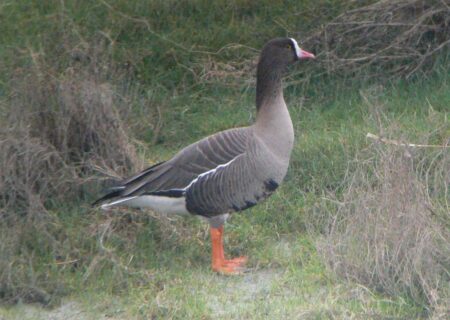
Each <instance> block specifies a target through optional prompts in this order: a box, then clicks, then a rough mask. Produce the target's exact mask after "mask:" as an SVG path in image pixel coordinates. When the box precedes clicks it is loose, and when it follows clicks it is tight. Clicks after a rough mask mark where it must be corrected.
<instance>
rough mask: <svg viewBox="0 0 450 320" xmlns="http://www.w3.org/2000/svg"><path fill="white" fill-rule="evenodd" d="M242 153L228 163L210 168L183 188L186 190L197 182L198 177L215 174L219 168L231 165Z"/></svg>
mask: <svg viewBox="0 0 450 320" xmlns="http://www.w3.org/2000/svg"><path fill="white" fill-rule="evenodd" d="M241 155H242V153H241V154H239V155H237V156H236V157H234V158H233V159H231V160H230V161H228V162H227V163H224V164H219V165H218V166H217V167H215V168H214V169H211V170H208V171H206V172H203V173H201V174H199V175H198V176H197V177H196V178H195V179H194V180H192V181H191V183H189V184H188V185H187V186H186V187H184V188H183V189H182V190H183V191H186V190H187V189H189V188H190V187H191V186H192V185H193V184H194V183H196V182H197V181H198V179H200V178H202V177H204V176H207V175H209V174H213V173H214V172H216V171H217V170H219V169H221V168H225V167H227V166H229V165H230V164H231V163H232V162H233V161H234V160H236V159H237V158H238V157H239V156H241Z"/></svg>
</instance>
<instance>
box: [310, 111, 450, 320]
mask: <svg viewBox="0 0 450 320" xmlns="http://www.w3.org/2000/svg"><path fill="white" fill-rule="evenodd" d="M376 119H377V121H378V122H379V123H384V122H385V121H383V120H381V119H380V116H379V115H378V116H376ZM436 130H444V132H445V128H439V129H436ZM380 134H381V135H383V136H386V137H389V136H391V137H392V136H395V135H396V136H397V137H398V131H397V130H396V129H395V124H394V123H391V124H390V125H389V126H388V127H383V128H380ZM386 141H388V142H389V141H392V140H390V139H389V140H388V139H386V140H384V141H383V140H375V142H373V143H371V144H370V145H369V146H368V147H367V149H365V150H363V151H362V152H360V153H359V155H358V156H357V159H356V160H355V162H354V163H353V164H352V167H353V169H351V170H350V171H349V173H348V175H347V178H346V181H345V188H344V191H343V194H342V196H341V197H333V198H330V199H329V200H331V201H327V204H329V202H331V203H333V205H332V206H328V207H327V209H326V210H330V209H331V208H332V209H331V210H332V211H331V212H329V213H328V217H329V223H328V230H327V231H326V232H325V238H324V239H323V240H321V242H320V244H319V250H320V252H321V253H322V255H323V257H324V259H325V261H326V262H327V264H328V266H329V268H330V269H331V270H332V271H333V272H335V273H336V274H338V275H340V276H343V277H345V278H347V279H349V280H351V281H356V282H358V283H360V284H363V285H364V286H367V287H369V288H371V289H372V290H375V291H378V292H382V293H384V294H388V295H391V296H404V297H409V298H411V299H413V300H414V301H415V302H416V303H417V304H418V305H422V306H425V308H427V309H428V310H431V311H432V312H433V315H434V316H436V317H437V318H440V317H444V316H445V314H446V312H448V308H449V307H450V306H449V304H448V301H450V300H449V299H450V287H449V286H448V284H449V281H450V273H449V272H450V258H449V257H450V246H449V243H450V225H449V219H450V216H449V213H450V203H449V202H448V199H450V193H449V189H448V186H449V183H450V172H449V170H448V168H449V167H450V150H449V149H448V147H449V146H450V140H448V137H447V139H446V140H445V141H444V143H443V146H442V147H439V146H437V147H436V148H433V149H430V148H420V147H410V146H408V144H404V142H403V141H402V143H401V144H398V143H395V144H392V143H386ZM368 142H369V143H370V142H372V141H368Z"/></svg>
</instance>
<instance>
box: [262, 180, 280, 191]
mask: <svg viewBox="0 0 450 320" xmlns="http://www.w3.org/2000/svg"><path fill="white" fill-rule="evenodd" d="M278 186H279V184H278V183H277V182H276V181H275V180H273V179H269V180H266V181H264V187H265V188H266V191H268V192H273V191H275V190H276V189H277V188H278Z"/></svg>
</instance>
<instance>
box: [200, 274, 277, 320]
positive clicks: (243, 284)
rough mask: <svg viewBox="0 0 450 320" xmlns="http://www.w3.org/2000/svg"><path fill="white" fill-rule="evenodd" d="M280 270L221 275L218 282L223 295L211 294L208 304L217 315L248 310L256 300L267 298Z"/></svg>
mask: <svg viewBox="0 0 450 320" xmlns="http://www.w3.org/2000/svg"><path fill="white" fill-rule="evenodd" d="M281 276H282V273H281V272H280V271H279V270H273V269H272V270H271V269H269V270H260V271H255V272H250V273H247V274H245V275H243V276H241V277H234V278H230V277H219V278H218V279H217V282H219V283H220V286H221V287H222V288H223V291H222V294H221V295H210V296H209V297H208V301H207V306H208V307H209V308H210V309H211V311H212V313H213V314H214V315H216V316H219V317H220V316H225V315H229V314H230V313H238V312H239V310H246V309H248V307H249V306H250V305H252V304H253V303H254V301H255V300H258V299H265V298H267V296H268V295H269V293H270V290H271V288H272V286H273V285H274V284H275V283H276V282H277V280H279V279H280V278H281Z"/></svg>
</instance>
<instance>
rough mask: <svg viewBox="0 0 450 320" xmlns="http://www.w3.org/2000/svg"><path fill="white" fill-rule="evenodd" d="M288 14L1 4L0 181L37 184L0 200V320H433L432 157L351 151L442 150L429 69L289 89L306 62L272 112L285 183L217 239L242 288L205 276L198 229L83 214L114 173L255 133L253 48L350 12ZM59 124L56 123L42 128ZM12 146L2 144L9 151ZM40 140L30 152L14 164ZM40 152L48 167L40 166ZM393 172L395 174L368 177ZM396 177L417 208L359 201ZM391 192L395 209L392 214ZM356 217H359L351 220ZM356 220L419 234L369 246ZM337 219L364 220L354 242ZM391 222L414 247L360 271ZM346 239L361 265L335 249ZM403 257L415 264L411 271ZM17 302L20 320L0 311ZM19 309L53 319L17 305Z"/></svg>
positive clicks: (442, 108) (279, 6)
mask: <svg viewBox="0 0 450 320" xmlns="http://www.w3.org/2000/svg"><path fill="white" fill-rule="evenodd" d="M297 2H298V1H297ZM297 2H293V1H292V2H291V1H287V2H276V3H275V4H274V3H273V1H271V2H270V3H269V2H267V3H265V2H262V3H259V4H258V5H256V4H253V2H246V1H234V2H229V1H217V2H214V4H211V3H210V2H208V1H200V0H199V1H194V2H185V1H181V2H180V1H176V2H175V1H174V2H170V1H169V2H167V1H161V2H160V1H152V2H151V3H150V4H147V3H146V2H143V1H142V2H141V1H137V2H133V3H128V2H124V1H115V2H114V1H112V2H103V1H99V2H96V3H91V2H76V3H75V2H58V3H56V2H55V3H53V2H15V1H6V2H4V3H3V4H2V5H0V15H1V17H2V19H3V20H2V21H3V22H2V24H1V25H0V36H1V37H2V41H3V43H6V44H7V45H5V46H2V47H1V48H0V57H1V59H0V70H2V73H1V76H0V101H1V105H0V111H1V115H2V117H1V118H0V123H2V124H3V125H4V128H7V129H5V130H3V131H2V134H3V135H2V143H4V144H2V148H3V147H4V146H8V148H9V149H8V150H12V148H13V147H14V146H15V145H17V144H15V142H14V141H19V142H20V143H24V141H25V142H27V143H28V142H29V143H30V144H26V143H24V144H23V145H22V144H19V145H20V146H22V147H21V148H22V149H20V148H19V149H20V150H22V151H23V152H22V153H20V152H19V153H18V154H19V156H17V157H16V158H7V157H6V156H4V159H6V160H7V161H6V160H5V161H4V162H2V165H3V166H4V167H2V169H3V170H5V169H4V168H6V169H7V168H11V162H12V160H11V159H16V160H15V161H17V162H18V163H22V162H20V161H22V159H24V158H23V157H21V156H20V155H21V154H26V155H30V157H29V158H27V157H25V158H26V159H25V160H26V161H25V160H24V161H25V162H24V163H26V164H27V163H28V164H32V165H34V168H37V169H38V170H35V171H34V172H31V173H30V175H27V176H26V178H27V179H29V180H27V179H24V182H23V184H12V185H13V186H14V187H16V190H15V192H14V193H13V192H12V191H11V190H8V193H6V191H5V195H4V196H2V197H0V199H1V200H2V205H3V207H2V210H1V211H0V213H1V216H0V217H1V218H2V219H3V220H2V223H1V224H0V228H1V232H0V299H1V300H2V301H3V302H5V303H6V304H5V307H4V308H1V309H0V318H1V317H4V318H7V319H9V318H12V319H13V318H17V319H23V318H30V319H32V318H37V319H41V318H42V319H44V318H48V317H50V316H51V315H52V313H51V312H54V313H55V314H58V313H59V314H62V315H64V314H65V313H68V314H74V318H83V317H84V318H86V319H90V318H92V319H97V318H98V317H99V316H107V317H110V318H113V319H122V318H137V319H152V318H173V319H186V318H193V319H197V318H198V319H202V318H203V319H210V318H217V317H218V318H224V319H235V318H243V319H266V318H273V319H276V318H287V319H288V318H289V319H290V318H292V319H329V318H331V319H342V318H356V319H366V318H381V319H384V318H399V319H411V318H422V317H428V316H432V317H435V318H436V319H439V318H440V317H442V318H445V315H446V313H447V312H448V307H449V306H448V302H447V301H448V299H447V298H448V297H449V296H450V293H449V291H450V288H449V287H448V270H449V261H448V256H450V255H446V253H448V250H449V249H448V242H445V239H447V240H448V234H449V231H450V227H449V224H448V221H449V216H448V209H449V207H448V191H447V189H446V187H447V188H448V167H449V165H450V160H449V151H448V148H447V149H445V148H439V147H430V148H414V147H412V148H405V147H402V146H396V145H395V144H394V145H392V144H389V143H387V144H384V143H380V144H377V143H374V141H372V140H370V139H366V138H365V137H366V134H367V133H368V132H370V133H373V134H376V135H379V136H382V137H384V138H388V139H391V140H395V141H399V142H407V143H415V144H427V145H433V146H448V144H449V137H450V125H449V112H450V76H449V73H448V66H449V63H448V57H447V56H445V55H442V56H440V58H439V61H438V62H437V63H436V64H435V65H434V67H433V70H431V72H428V73H426V74H425V73H417V74H415V75H414V76H413V77H411V78H409V79H408V80H406V79H397V80H390V81H383V79H364V81H360V79H359V78H355V79H354V81H352V80H351V79H349V78H348V77H346V78H345V79H343V78H341V77H340V76H339V75H336V76H331V77H328V76H325V77H317V78H314V77H312V78H311V80H310V81H308V82H307V83H302V82H301V80H302V79H301V78H299V76H300V75H301V70H304V69H303V68H305V69H306V68H308V70H311V71H310V72H312V73H314V64H313V63H308V64H303V65H302V64H299V65H297V66H295V67H294V68H293V69H294V70H293V71H294V72H293V74H295V75H294V76H292V77H290V78H289V79H288V81H287V87H286V91H285V98H286V101H287V103H288V105H289V108H290V112H291V116H292V119H293V123H294V127H295V131H296V144H295V149H294V152H293V156H292V159H291V166H290V170H289V173H288V176H287V177H286V181H285V183H284V184H283V187H282V188H281V189H280V190H279V191H277V193H276V194H275V195H274V196H273V197H271V198H270V199H269V200H268V201H266V202H264V203H262V204H261V205H259V206H257V207H255V208H252V209H250V210H247V211H245V212H244V213H242V214H239V215H235V216H234V217H233V218H232V219H231V220H230V221H229V223H228V224H227V226H226V237H227V238H226V248H227V251H228V253H229V254H230V255H248V256H249V259H250V261H249V267H250V272H249V273H248V274H246V275H244V276H242V277H236V278H228V277H220V276H217V275H215V274H213V273H211V272H210V270H209V269H210V268H209V263H210V262H209V252H210V244H209V235H208V227H207V225H206V224H204V223H203V222H201V221H200V220H197V219H195V218H183V217H177V218H173V219H172V218H171V219H167V218H165V217H160V216H157V215H155V214H153V213H151V212H140V211H123V210H117V211H113V212H109V213H105V212H100V211H99V210H93V209H91V208H90V205H89V204H90V202H91V201H92V200H93V199H95V198H96V197H97V196H98V194H99V192H100V189H101V188H102V186H103V185H104V184H107V183H108V181H106V182H104V180H108V179H105V177H107V178H108V177H109V178H110V177H111V176H114V175H116V174H122V175H125V174H127V173H128V172H130V171H133V170H136V169H137V167H139V166H142V165H143V164H142V162H144V163H145V164H152V163H155V162H158V161H162V160H165V159H167V158H168V157H170V156H171V155H173V154H174V152H176V151H177V150H178V149H179V148H180V147H182V146H185V145H186V144H188V143H191V142H194V141H196V140H197V139H199V138H201V137H203V136H205V135H208V134H211V133H213V132H216V131H219V130H223V129H226V128H230V127H236V126H243V125H247V124H249V123H251V122H252V121H253V119H254V115H255V112H254V63H253V62H252V61H253V59H254V57H255V56H256V54H257V50H258V49H259V48H260V47H261V45H262V44H263V43H264V41H266V40H267V39H269V38H271V37H274V36H282V35H290V36H295V37H296V38H298V37H299V36H302V35H303V34H306V33H307V32H309V31H310V30H312V29H313V28H316V27H318V26H319V25H320V24H322V23H324V22H326V21H328V20H330V19H331V18H332V17H334V16H336V15H338V14H339V13H341V12H343V11H344V10H347V9H349V8H350V7H349V5H348V4H347V1H319V2H318V3H316V2H314V4H313V1H304V2H302V3H301V4H299V3H297ZM368 2H370V1H368ZM318 16H319V18H317V17H318ZM292 30H295V32H294V31H292ZM305 49H308V48H305ZM14 107H16V108H14ZM24 114H25V116H24ZM36 115H39V116H40V115H43V116H42V119H43V120H42V119H41V118H40V117H39V116H36ZM67 115H70V117H68V116H67ZM83 115H86V116H83ZM67 118H70V121H68V122H67V126H63V125H59V124H58V123H59V122H58V121H60V122H62V123H65V119H67ZM48 119H51V120H48ZM84 122H86V123H88V125H85V124H83V123H84ZM74 123H75V124H74ZM22 124H26V125H28V127H27V126H23V127H22ZM18 128H19V129H20V130H17V129H18ZM27 128H28V129H29V128H31V129H30V130H31V131H27V130H28V129H27ZM45 128H50V129H48V130H44V129H45ZM58 130H60V131H58ZM71 130H72V131H71ZM46 131H48V132H49V133H45V132H46ZM23 132H26V134H24V135H23V136H22V135H21V134H22V133H23ZM43 132H44V134H43ZM54 132H62V133H63V134H62V136H63V137H65V139H58V136H57V135H54ZM85 132H87V133H89V134H83V133H85ZM11 136H12V137H13V138H14V139H16V140H8V139H10V138H11ZM24 137H25V138H26V139H25V138H24ZM49 137H50V138H52V139H49ZM55 137H56V138H55ZM53 138H54V139H53ZM46 139H47V140H46ZM49 140H51V141H52V143H53V144H48V141H49ZM5 141H12V142H8V143H9V144H6V143H5ZM36 141H38V142H39V143H36V144H37V145H39V146H40V147H39V148H38V149H32V148H31V149H30V150H31V151H29V153H27V152H28V151H27V150H29V149H27V148H28V147H27V146H29V145H33V146H34V145H35V144H33V143H35V142H36ZM78 141H83V143H84V144H81V148H80V147H79V146H80V144H77V143H78ZM19 142H18V143H19ZM130 146H132V147H130ZM33 148H34V147H33ZM83 148H84V149H83ZM5 150H6V149H5ZM24 150H25V151H26V152H25V151H24ZM80 150H81V151H80ZM47 153H48V154H50V155H52V156H49V157H44V160H42V157H41V156H40V155H42V154H47ZM55 154H56V156H55V158H53V155H55ZM60 154H62V155H63V156H62V157H60V156H58V155H60ZM2 159H3V158H2ZM383 159H384V160H383ZM386 159H388V160H389V161H390V162H389V161H387V160H386ZM392 159H394V160H392ZM385 160H386V161H385ZM399 163H407V164H408V166H406V167H403V166H397V167H393V168H394V169H392V170H389V168H388V167H382V166H380V164H387V165H388V166H389V165H399ZM36 164H38V165H36ZM409 164H411V166H409ZM14 168H15V169H14V170H12V169H11V170H10V171H8V172H9V173H8V175H7V174H5V173H4V172H5V171H3V177H5V178H4V179H3V180H2V181H6V182H8V183H9V181H10V180H11V179H9V178H10V177H13V174H17V172H20V171H21V170H22V169H23V168H27V166H24V167H20V166H17V167H14ZM55 168H56V169H55ZM446 168H447V170H446ZM402 170H406V172H407V174H406V175H405V176H404V177H406V178H404V185H411V186H414V188H413V190H416V191H415V192H416V193H413V194H412V195H411V194H409V197H410V198H408V199H412V201H411V203H412V204H413V207H414V208H424V209H423V210H422V209H420V210H416V209H414V210H413V209H411V207H405V206H403V207H400V208H399V209H398V210H397V209H396V210H397V211H395V210H394V211H392V212H391V211H389V210H387V209H386V210H384V209H383V210H378V208H377V206H376V205H374V203H377V202H380V203H381V202H382V201H380V199H383V198H384V197H385V195H386V194H389V193H390V192H395V190H396V189H395V188H391V189H389V186H390V185H389V184H388V183H386V181H391V180H392V179H394V180H396V177H397V176H396V175H395V173H396V171H399V172H403V171H402ZM30 171H32V170H30ZM36 171H37V172H38V173H36ZM52 171H53V172H52ZM380 172H384V174H385V175H383V174H380ZM386 172H387V174H386ZM33 174H34V175H33ZM44 174H45V175H48V176H49V177H50V178H49V180H48V181H49V182H48V183H47V184H43V183H41V181H43V180H42V179H43V178H42V177H43V176H44ZM361 176H364V177H365V179H366V180H363V179H361ZM30 177H31V178H30ZM74 177H75V178H74ZM397 180H398V179H397ZM30 181H31V182H30ZM36 181H37V183H36ZM30 185H32V186H33V187H32V188H31V187H30V188H28V187H27V186H30ZM5 186H11V184H6V183H5ZM379 186H384V187H385V189H382V188H381V189H380V188H378V187H379ZM386 186H387V187H386ZM402 186H403V185H402ZM34 188H35V189H34ZM400 189H401V188H400ZM355 190H356V191H357V192H356V191H355ZM380 190H381V191H383V190H385V192H384V193H383V192H381V191H380ZM3 191H4V189H2V192H3ZM16 191H17V192H16ZM353 191H355V192H353ZM23 193H25V194H26V196H23ZM55 193H57V194H58V196H53V194H55ZM352 194H356V195H358V194H359V195H361V196H360V197H356V196H352ZM423 194H426V197H425V196H423ZM13 195H14V196H13ZM401 195H402V194H401V193H399V196H398V199H407V198H402V197H401ZM377 196H378V197H379V198H377ZM13 200H14V201H17V202H13ZM11 203H16V205H15V206H13V205H11ZM352 203H360V204H361V203H363V204H367V206H364V205H360V206H359V207H357V209H356V210H353V207H352V206H351V204H352ZM349 204H350V205H349ZM422 205H425V207H422ZM381 207H382V206H381V204H380V206H379V208H381ZM394 207H395V206H394ZM383 208H386V207H383ZM402 210H403V211H405V210H406V211H405V212H403V211H402ZM430 212H431V213H430ZM355 213H356V214H357V213H361V214H362V216H361V215H359V216H358V215H355ZM372 213H376V215H374V217H375V218H376V219H379V220H378V221H391V220H389V219H390V217H393V216H397V215H399V214H400V213H406V214H407V216H409V217H412V218H413V220H414V218H417V219H421V220H417V221H421V222H423V223H422V225H424V226H425V227H426V228H425V229H414V228H416V226H415V225H414V224H411V223H409V224H406V223H403V222H405V221H406V222H408V221H410V220H401V219H400V220H399V221H400V223H399V224H400V225H394V226H393V227H394V228H389V224H387V225H383V229H382V230H383V232H382V233H381V234H384V235H385V236H384V237H382V238H377V241H378V242H371V239H367V238H365V237H364V232H365V230H366V229H364V227H365V226H366V223H365V221H372V222H373V221H374V220H370V219H369V218H370V217H372V216H371V214H372ZM384 213H386V215H383V214H384ZM422 213H426V214H425V216H423V215H422ZM366 216H367V218H366ZM335 218H336V219H335ZM346 219H347V220H346ZM358 219H360V220H358ZM365 219H369V220H365ZM342 221H344V223H342ZM345 221H362V222H361V223H360V227H361V228H357V227H358V226H355V225H354V224H351V223H345ZM395 221H397V220H395ZM397 222H398V221H397ZM333 223H334V225H338V226H339V228H337V229H333V228H332V227H333ZM402 223H403V224H404V225H408V229H407V230H408V232H409V231H411V230H412V231H411V233H407V234H411V237H409V238H405V239H404V243H405V246H404V247H401V248H400V249H401V250H399V252H400V253H398V254H393V255H392V256H391V251H390V250H387V251H386V257H387V258H386V261H387V263H386V268H385V269H382V268H375V267H373V265H372V264H371V263H372V261H371V259H365V258H364V257H374V261H375V262H374V263H375V264H376V265H377V266H378V265H380V262H381V265H383V263H382V262H383V261H380V260H377V259H378V258H377V255H376V254H375V252H378V251H376V249H378V248H380V247H383V248H388V249H390V248H393V250H394V249H396V248H397V247H395V244H393V241H394V242H395V239H397V238H396V237H395V236H392V235H396V234H397V233H398V232H397V231H398V230H402V229H401V227H402ZM374 224H375V223H374ZM380 225H382V224H380ZM348 226H351V227H352V228H353V229H348V228H347V227H348ZM428 226H429V228H428ZM330 230H332V231H333V232H330ZM377 230H378V231H379V230H380V229H377ZM372 231H373V230H372ZM414 232H416V233H414ZM368 233H369V234H370V233H371V230H369V231H368ZM400 233H401V232H400ZM349 234H350V235H352V234H354V235H355V236H354V237H353V238H352V237H350V238H349V237H348V235H349ZM405 234H406V233H405ZM413 234H417V235H419V236H420V237H419V238H421V237H422V235H424V234H425V235H426V236H427V237H428V238H427V239H431V240H430V241H429V242H426V244H427V246H428V248H426V250H425V251H428V252H432V253H433V255H431V256H426V258H427V263H428V262H429V264H424V263H423V261H422V260H420V259H418V256H417V255H419V254H421V251H415V249H416V247H417V246H416V245H415V244H416V242H414V239H413V238H414V237H413V236H412V235H413ZM392 239H393V240H392ZM441 239H444V241H441ZM363 241H364V242H363ZM359 242H360V243H362V244H363V245H364V244H367V246H366V248H368V249H367V250H368V251H369V252H366V251H365V248H361V247H358V246H352V245H351V244H352V243H359ZM341 243H342V244H343V245H342V246H341V247H340V248H337V247H334V246H333V244H341ZM421 243H422V242H421ZM344 245H345V246H344ZM372 245H374V246H373V247H372ZM341 248H343V249H342V250H343V251H340V250H341ZM371 250H374V251H373V252H372V251H371ZM403 252H408V254H409V252H413V253H414V254H415V255H416V256H413V257H412V258H411V261H413V262H414V266H415V267H416V268H415V270H410V269H409V267H408V266H409V265H411V264H410V263H409V262H408V261H409V260H408V259H409V257H410V256H408V254H403ZM372 253H373V254H372ZM422 253H423V252H422ZM424 256H425V255H424ZM361 257H363V258H364V259H363V260H365V261H366V262H367V263H366V264H365V265H364V263H362V262H361ZM404 257H406V258H404ZM388 258H389V259H388ZM419 258H420V257H419ZM344 259H345V260H344ZM396 259H397V260H396ZM405 261H406V262H405ZM344 262H346V263H347V264H345V263H344ZM408 263H409V264H408ZM340 265H345V268H344V269H342V268H339V266H340ZM392 266H406V267H405V268H403V269H402V270H400V271H399V270H394V269H392V268H391V267H392ZM424 266H425V267H426V266H428V269H429V270H433V273H431V274H430V273H427V272H425V271H426V270H423V268H424ZM413 269H414V268H413ZM391 270H394V271H392V272H391ZM371 271H373V273H372V274H370V272H371ZM446 272H447V273H446ZM386 275H387V276H386ZM435 280H436V281H437V283H438V285H437V286H436V282H434V281H435ZM427 286H428V287H427ZM16 302H19V306H11V305H10V304H11V303H16ZM26 302H40V303H42V304H44V305H49V306H53V307H55V306H56V307H57V309H54V310H53V311H48V310H47V311H46V310H42V309H39V308H30V307H29V306H27V305H24V304H21V303H26ZM60 302H62V305H61V307H60V308H62V309H58V306H59V305H60ZM7 305H9V306H7ZM64 308H66V309H64Z"/></svg>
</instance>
